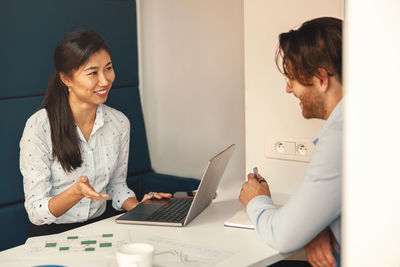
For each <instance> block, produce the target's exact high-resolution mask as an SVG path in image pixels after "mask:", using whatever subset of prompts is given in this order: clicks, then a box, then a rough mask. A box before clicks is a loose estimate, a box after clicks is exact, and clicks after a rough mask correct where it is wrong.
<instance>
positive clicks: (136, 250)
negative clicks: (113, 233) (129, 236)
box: [117, 243, 154, 267]
mask: <svg viewBox="0 0 400 267" xmlns="http://www.w3.org/2000/svg"><path fill="white" fill-rule="evenodd" d="M153 254H154V247H153V246H152V245H149V244H144V243H129V244H125V245H122V246H120V247H119V248H118V249H117V262H118V267H151V266H152V263H153Z"/></svg>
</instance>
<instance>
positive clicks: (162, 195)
mask: <svg viewBox="0 0 400 267" xmlns="http://www.w3.org/2000/svg"><path fill="white" fill-rule="evenodd" d="M171 197H172V195H171V194H170V193H157V192H150V193H148V194H146V195H144V196H143V199H142V202H143V201H145V200H148V199H152V198H157V199H162V198H171Z"/></svg>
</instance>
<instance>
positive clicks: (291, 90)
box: [286, 84, 293, 94]
mask: <svg viewBox="0 0 400 267" xmlns="http://www.w3.org/2000/svg"><path fill="white" fill-rule="evenodd" d="M286 93H288V94H291V93H293V88H291V87H290V86H289V85H288V84H286Z"/></svg>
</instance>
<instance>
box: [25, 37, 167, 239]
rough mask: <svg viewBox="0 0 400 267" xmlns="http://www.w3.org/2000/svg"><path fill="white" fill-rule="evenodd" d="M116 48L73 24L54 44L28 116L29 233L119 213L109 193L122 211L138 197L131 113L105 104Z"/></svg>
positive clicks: (42, 232)
mask: <svg viewBox="0 0 400 267" xmlns="http://www.w3.org/2000/svg"><path fill="white" fill-rule="evenodd" d="M110 54H111V49H110V47H109V46H108V44H107V43H106V41H105V40H104V38H103V37H102V36H100V35H99V34H97V33H95V32H91V31H86V30H76V31H73V32H71V33H70V34H68V35H67V36H65V37H64V39H63V40H62V42H61V43H60V44H59V45H58V46H57V47H56V49H55V52H54V65H55V71H54V72H53V74H52V76H51V78H50V80H49V84H48V89H47V92H46V96H45V99H44V102H43V108H42V109H41V110H39V111H38V112H36V113H35V114H33V115H32V116H31V117H30V118H29V119H28V121H27V123H26V126H25V129H24V133H23V136H22V139H21V142H20V149H21V151H20V169H21V172H22V175H23V177H24V192H25V208H26V210H27V213H28V216H29V219H30V221H31V222H32V227H31V233H30V236H37V235H45V234H53V233H58V232H62V231H65V230H69V229H72V228H75V227H78V226H81V225H83V224H87V223H91V222H93V221H96V220H99V219H103V218H106V217H109V216H112V215H115V214H117V213H116V212H115V210H114V211H113V210H112V209H111V207H108V208H107V211H106V206H107V205H106V201H104V200H112V206H113V207H114V209H116V210H118V211H121V210H130V209H132V208H134V207H135V206H136V205H137V204H138V203H139V202H138V200H137V199H136V198H135V194H134V192H133V191H132V190H130V189H129V188H128V187H127V184H126V175H127V165H128V164H127V163H128V153H129V132H130V123H129V120H128V119H127V118H126V116H125V115H124V114H122V113H121V112H119V111H117V110H115V109H113V108H111V107H108V106H106V105H104V104H103V103H104V102H106V100H107V96H108V93H109V91H110V89H111V86H112V83H113V81H114V79H115V73H114V69H113V66H112V62H111V57H110ZM170 196H171V195H170V194H166V193H151V194H146V195H145V196H144V197H143V200H146V199H150V198H152V197H156V198H162V197H170ZM105 211H106V212H105Z"/></svg>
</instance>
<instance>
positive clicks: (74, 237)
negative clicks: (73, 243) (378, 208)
mask: <svg viewBox="0 0 400 267" xmlns="http://www.w3.org/2000/svg"><path fill="white" fill-rule="evenodd" d="M67 239H78V236H77V235H76V236H69V237H67Z"/></svg>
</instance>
